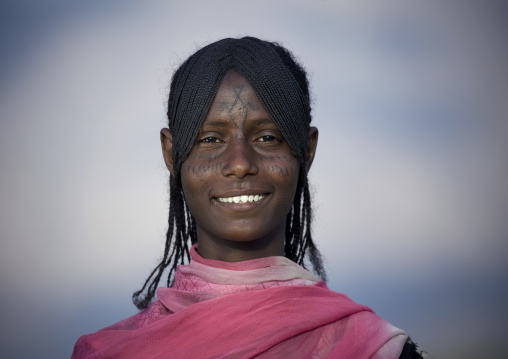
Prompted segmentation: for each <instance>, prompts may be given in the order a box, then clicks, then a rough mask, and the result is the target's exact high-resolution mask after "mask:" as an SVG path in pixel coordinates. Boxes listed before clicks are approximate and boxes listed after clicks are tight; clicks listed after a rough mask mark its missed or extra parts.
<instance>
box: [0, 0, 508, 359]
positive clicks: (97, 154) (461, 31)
mask: <svg viewBox="0 0 508 359" xmlns="http://www.w3.org/2000/svg"><path fill="white" fill-rule="evenodd" d="M0 13H1V20H0V45H1V48H2V56H1V57H0V173H1V181H0V240H1V242H0V246H1V247H0V273H1V275H0V284H1V285H2V293H3V298H4V301H3V305H2V309H1V315H2V318H4V319H3V322H2V333H3V335H2V339H1V340H2V343H1V345H0V348H1V349H0V356H2V357H17V358H29V357H38V358H56V357H68V356H70V353H71V351H72V347H73V345H74V342H75V340H76V339H77V338H78V336H79V335H81V334H85V333H88V332H92V331H96V330H98V329H100V328H102V327H104V326H106V325H108V324H111V323H113V322H116V321H118V320H120V319H122V318H124V317H126V316H127V315H130V314H133V313H134V312H135V308H134V306H133V305H132V304H131V303H130V295H131V293H132V291H133V290H135V289H138V287H139V286H140V285H141V284H142V281H143V280H144V278H145V277H146V276H147V275H148V274H149V270H150V269H151V268H152V267H153V266H154V264H155V262H156V260H157V259H158V258H159V256H160V254H161V252H162V246H163V236H164V231H165V229H166V228H165V222H166V207H167V189H166V182H167V178H166V176H167V173H166V170H165V167H164V164H163V161H162V156H161V154H160V145H159V142H158V137H159V135H158V131H159V130H160V128H161V127H163V126H164V113H165V108H164V106H165V101H166V96H167V86H168V82H169V79H170V77H171V73H172V71H173V69H174V68H175V67H176V66H178V64H179V63H180V62H181V61H182V60H184V59H185V58H186V57H187V56H188V55H189V54H191V53H192V52H193V51H195V50H196V49H198V48H199V47H200V46H202V45H204V44H207V43H209V42H211V41H213V40H217V39H219V38H222V37H226V36H233V37H235V36H242V35H253V36H258V37H261V38H264V39H268V40H276V41H280V42H282V43H283V44H284V45H285V46H287V47H288V48H289V49H290V50H291V51H293V52H294V54H295V55H296V56H297V57H298V58H299V59H300V60H301V61H302V62H303V64H304V65H305V67H306V68H307V70H308V72H309V74H310V78H311V82H312V90H313V95H314V99H315V100H314V110H313V113H314V121H315V124H316V126H318V128H319V129H320V142H319V146H318V151H317V158H316V161H315V163H314V166H313V168H312V170H311V181H312V183H313V188H314V192H315V195H314V203H315V210H316V211H315V213H316V218H315V232H314V233H315V238H316V240H317V243H318V246H319V248H320V249H321V250H322V252H323V254H324V255H325V257H326V265H327V269H328V272H329V277H330V280H329V285H330V286H331V287H332V288H333V289H334V290H337V291H340V292H345V293H346V294H348V295H349V296H351V297H352V298H353V299H355V300H357V301H359V302H361V303H363V304H367V305H369V306H371V307H372V308H373V309H374V310H376V311H377V312H378V313H379V314H381V315H382V316H384V317H385V318H386V319H388V320H389V321H391V322H392V323H393V324H395V325H397V326H399V327H402V328H403V329H406V330H407V331H408V332H409V333H410V335H412V336H413V337H414V339H415V340H416V341H417V342H419V343H420V344H421V345H422V346H423V347H424V348H427V349H428V350H429V351H431V352H433V353H434V355H436V356H437V357H441V358H444V357H448V358H459V357H461V358H463V357H464V356H463V355H464V353H467V352H470V353H474V352H475V351H478V352H482V353H484V352H483V350H484V348H486V347H489V346H492V345H495V343H497V344H498V347H497V348H500V347H501V341H500V338H501V337H503V335H502V334H503V330H504V323H505V322H506V320H508V311H507V310H506V309H504V305H503V304H504V303H506V302H507V300H508V293H507V292H508V290H507V289H505V287H506V286H505V285H502V284H501V283H506V281H507V280H508V261H507V240H508V221H507V218H506V214H507V213H508V188H507V187H508V185H507V184H508V161H506V158H507V157H508V156H507V155H508V145H507V143H508V141H506V138H507V135H508V123H507V115H508V101H507V98H506V97H507V94H508V75H507V74H508V71H506V64H507V63H508V44H507V42H506V37H507V35H508V31H507V24H506V21H505V19H506V15H507V7H506V6H499V5H495V2H488V1H487V2H482V1H476V2H472V1H469V2H468V1H466V2H461V4H460V6H459V4H458V3H456V2H451V1H449V2H446V1H445V2H440V3H439V4H437V3H429V2H408V1H400V2H394V1H389V2H366V1H340V2H334V1H309V0H307V1H304V0H298V1H289V0H287V1H257V2H255V3H248V2H233V1H229V0H222V1H213V2H211V1H147V2H141V1H108V2H104V1H86V2H84V1H81V2H78V1H57V0H53V1H2V3H1V4H0ZM496 340H498V341H496ZM493 343H494V344H493ZM494 350H496V347H494ZM482 357H486V356H484V355H482ZM492 357H495V356H492Z"/></svg>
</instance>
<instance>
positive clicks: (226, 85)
mask: <svg viewBox="0 0 508 359" xmlns="http://www.w3.org/2000/svg"><path fill="white" fill-rule="evenodd" d="M217 121H220V122H234V123H236V125H242V126H243V125H245V124H246V123H247V122H249V123H250V122H255V123H257V124H260V125H261V124H268V123H271V124H274V122H273V121H272V119H271V116H270V115H269V113H268V112H267V111H266V109H265V107H264V106H263V104H262V103H261V101H260V99H259V98H258V96H257V95H256V93H255V91H254V90H253V88H252V86H251V85H250V83H249V82H248V81H247V80H246V79H245V77H243V76H242V75H241V74H240V73H238V72H237V71H235V70H229V71H228V72H226V74H225V75H224V78H223V80H222V82H221V84H220V86H219V89H218V90H217V93H216V95H215V98H214V100H213V102H212V105H211V106H210V109H209V110H208V113H207V115H206V117H205V120H204V122H203V125H207V124H210V123H212V122H214V123H216V122H217Z"/></svg>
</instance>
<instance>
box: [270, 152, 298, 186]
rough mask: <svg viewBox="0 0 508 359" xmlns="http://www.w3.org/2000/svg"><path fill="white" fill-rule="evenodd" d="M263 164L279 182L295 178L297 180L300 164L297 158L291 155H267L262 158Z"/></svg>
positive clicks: (290, 180)
mask: <svg viewBox="0 0 508 359" xmlns="http://www.w3.org/2000/svg"><path fill="white" fill-rule="evenodd" d="M263 165H264V167H265V169H266V170H267V171H268V173H270V175H271V176H272V178H274V179H277V180H278V181H280V182H288V183H290V182H292V181H293V180H295V179H296V181H298V174H299V172H300V166H299V164H298V160H297V159H296V158H295V157H293V156H288V155H282V156H272V157H268V158H265V159H264V160H263ZM295 186H296V183H295Z"/></svg>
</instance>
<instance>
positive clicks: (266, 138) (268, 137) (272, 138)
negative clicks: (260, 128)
mask: <svg viewBox="0 0 508 359" xmlns="http://www.w3.org/2000/svg"><path fill="white" fill-rule="evenodd" d="M275 140H277V139H276V138H275V136H271V135H266V136H262V137H260V138H258V141H259V142H271V141H275Z"/></svg>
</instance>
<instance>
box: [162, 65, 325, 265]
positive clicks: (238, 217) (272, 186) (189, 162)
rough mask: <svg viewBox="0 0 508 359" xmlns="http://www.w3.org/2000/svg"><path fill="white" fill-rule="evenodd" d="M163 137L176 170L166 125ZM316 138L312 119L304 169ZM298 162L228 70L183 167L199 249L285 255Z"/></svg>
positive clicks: (236, 257)
mask: <svg viewBox="0 0 508 359" xmlns="http://www.w3.org/2000/svg"><path fill="white" fill-rule="evenodd" d="M160 137H161V144H162V152H163V156H164V160H165V162H166V166H167V167H168V169H169V171H170V172H171V173H172V174H173V173H174V172H173V158H172V150H173V145H172V144H173V136H172V134H171V132H170V131H169V129H167V128H164V129H162V130H161V135H160ZM317 140H318V130H317V128H315V127H311V128H310V130H309V133H308V137H307V158H306V164H307V165H306V168H305V169H303V170H307V171H308V170H309V168H310V166H311V165H312V161H313V159H314V155H315V153H316V146H317ZM300 170H302V169H300V166H299V162H298V160H297V158H296V157H294V156H293V154H292V152H291V149H290V148H289V145H288V144H287V142H286V141H285V139H284V137H283V136H282V134H281V132H280V131H279V129H278V127H277V126H276V125H275V123H274V122H273V121H272V119H271V118H270V115H269V114H268V112H267V111H266V110H265V108H264V106H263V105H262V103H261V102H260V100H259V99H258V97H257V96H256V94H255V93H254V90H253V89H252V87H251V86H250V84H249V83H248V82H247V80H246V79H245V78H244V77H243V76H241V75H240V74H239V73H238V72H236V71H234V70H229V71H228V72H227V73H226V75H225V77H224V79H223V81H222V83H221V85H220V87H219V90H218V91H217V94H216V96H215V99H214V101H213V103H212V105H211V106H210V109H209V111H208V114H207V116H206V117H205V120H204V122H203V125H202V126H201V129H200V132H199V134H198V137H197V139H196V143H195V144H194V146H193V148H192V150H191V152H190V153H189V156H188V157H187V159H186V160H185V161H184V162H183V164H182V168H181V180H182V188H183V192H184V196H185V200H186V202H187V205H188V206H189V209H190V211H191V213H192V215H193V217H194V219H195V220H196V230H197V240H198V248H199V254H200V255H201V256H202V257H203V258H207V259H216V260H221V261H226V262H238V261H243V260H248V259H255V258H262V257H268V256H283V255H284V237H285V226H286V216H287V214H288V213H289V211H290V209H291V205H292V203H293V199H294V196H295V192H296V187H297V182H298V174H299V171H300Z"/></svg>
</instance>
